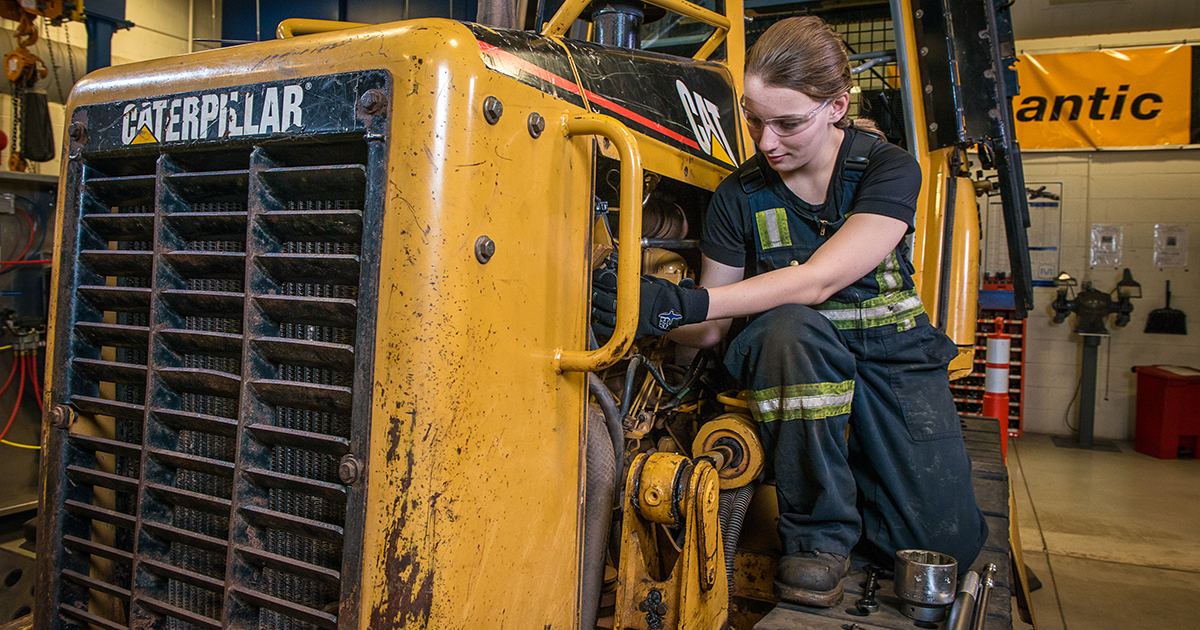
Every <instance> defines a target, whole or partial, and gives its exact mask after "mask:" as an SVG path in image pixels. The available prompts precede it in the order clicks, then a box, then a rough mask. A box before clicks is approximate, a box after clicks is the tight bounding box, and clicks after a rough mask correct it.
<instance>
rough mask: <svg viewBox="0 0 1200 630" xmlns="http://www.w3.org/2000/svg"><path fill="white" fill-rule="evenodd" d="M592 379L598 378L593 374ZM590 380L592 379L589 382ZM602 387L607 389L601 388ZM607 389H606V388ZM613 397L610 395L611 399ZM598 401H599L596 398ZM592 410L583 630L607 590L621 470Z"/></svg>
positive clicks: (590, 623)
mask: <svg viewBox="0 0 1200 630" xmlns="http://www.w3.org/2000/svg"><path fill="white" fill-rule="evenodd" d="M588 376H589V377H591V378H596V379H597V380H599V379H598V377H596V375H594V374H589V375H588ZM589 380H590V379H589ZM601 387H604V385H603V384H601ZM605 389H607V388H605ZM611 395H612V394H611V393H610V394H609V396H611ZM597 398H600V397H599V396H597ZM602 415H607V414H603V413H596V412H595V408H594V407H589V409H588V414H587V436H588V440H587V445H588V446H587V460H586V467H587V471H586V474H587V491H586V492H587V494H586V497H585V503H584V507H583V510H584V524H583V592H582V601H581V602H580V608H579V617H580V625H579V627H580V628H595V627H596V611H597V609H598V608H599V605H600V589H601V588H602V587H603V586H604V555H605V550H606V549H607V547H608V528H609V524H610V523H611V522H612V506H613V492H614V488H616V486H617V475H618V474H619V473H618V470H617V469H614V467H613V462H614V458H613V453H612V444H613V442H612V441H611V440H610V439H609V438H607V437H605V435H604V433H605V427H604V425H605V424H607V418H601V416H602Z"/></svg>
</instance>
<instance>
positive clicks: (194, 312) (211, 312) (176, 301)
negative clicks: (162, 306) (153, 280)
mask: <svg viewBox="0 0 1200 630" xmlns="http://www.w3.org/2000/svg"><path fill="white" fill-rule="evenodd" d="M162 297H163V299H164V300H165V301H166V302H168V303H169V304H170V305H171V307H172V308H173V309H174V310H175V312H176V313H178V314H179V315H182V316H192V317H228V316H231V315H236V316H237V317H238V318H239V319H240V318H241V312H242V301H243V300H245V297H246V296H245V295H244V294H242V293H241V292H233V291H206V290H187V291H185V290H180V289H167V290H165V291H163V292H162Z"/></svg>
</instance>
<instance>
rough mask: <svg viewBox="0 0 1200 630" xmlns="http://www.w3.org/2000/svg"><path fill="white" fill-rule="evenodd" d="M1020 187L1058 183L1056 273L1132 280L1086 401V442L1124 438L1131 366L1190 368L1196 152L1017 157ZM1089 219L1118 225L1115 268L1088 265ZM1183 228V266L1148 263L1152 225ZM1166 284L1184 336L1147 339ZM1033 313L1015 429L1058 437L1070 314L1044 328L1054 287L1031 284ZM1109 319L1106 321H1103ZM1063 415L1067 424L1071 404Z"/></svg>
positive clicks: (1143, 40) (1197, 356)
mask: <svg viewBox="0 0 1200 630" xmlns="http://www.w3.org/2000/svg"><path fill="white" fill-rule="evenodd" d="M1198 37H1200V30H1189V31H1165V32H1158V33H1139V34H1123V35H1111V36H1104V37H1091V38H1088V42H1089V45H1090V48H1091V49H1095V47H1096V44H1097V42H1098V41H1099V42H1101V43H1103V44H1104V45H1106V46H1130V45H1153V44H1174V43H1178V42H1180V41H1184V40H1186V41H1196V40H1197V38H1198ZM1080 43H1082V42H1077V41H1074V39H1073V38H1072V39H1058V40H1037V41H1023V42H1018V49H1019V50H1020V51H1021V52H1022V53H1023V54H1025V53H1028V54H1036V53H1038V52H1050V51H1060V50H1078V49H1079V48H1078V47H1077V45H1078V44H1080ZM1023 157H1024V164H1025V178H1026V181H1027V182H1030V183H1046V182H1061V183H1062V185H1063V199H1062V244H1061V247H1062V250H1061V259H1060V260H1061V263H1060V266H1061V270H1062V271H1066V272H1067V273H1069V274H1071V276H1073V277H1075V278H1076V279H1078V280H1085V279H1087V280H1091V281H1092V282H1093V283H1095V286H1096V288H1097V289H1099V290H1102V291H1109V290H1111V289H1113V288H1114V287H1115V286H1116V283H1117V282H1118V281H1119V280H1120V279H1121V271H1122V269H1123V268H1124V267H1128V268H1129V269H1130V270H1131V271H1132V272H1133V277H1134V279H1135V280H1137V281H1138V282H1140V283H1141V284H1142V296H1143V297H1142V299H1140V300H1135V301H1134V312H1133V320H1132V321H1131V322H1130V324H1129V325H1128V326H1126V327H1125V328H1116V327H1114V326H1112V325H1111V323H1110V325H1109V329H1110V330H1111V331H1112V332H1113V334H1112V336H1111V337H1109V338H1108V339H1107V340H1105V341H1104V342H1103V343H1102V344H1101V346H1100V357H1099V358H1100V361H1099V363H1100V365H1099V377H1098V382H1097V396H1096V424H1095V431H1096V436H1097V437H1101V438H1110V439H1133V437H1134V430H1135V412H1136V391H1135V390H1136V388H1135V381H1136V378H1135V377H1136V375H1135V374H1133V373H1132V372H1131V368H1132V367H1133V366H1135V365H1159V364H1175V365H1189V366H1192V367H1195V368H1200V149H1197V148H1191V149H1179V148H1172V149H1162V150H1148V151H1140V150H1135V151H1084V152H1061V153H1054V152H1026V153H1024V154H1023ZM1093 223H1104V224H1120V225H1123V226H1124V253H1123V258H1122V263H1121V267H1118V268H1113V267H1092V266H1090V264H1089V263H1090V250H1089V243H1090V234H1091V226H1092V224H1093ZM1156 223H1163V224H1184V225H1188V229H1189V234H1188V236H1189V241H1188V244H1189V248H1190V249H1189V252H1188V264H1189V266H1188V267H1187V268H1184V269H1160V268H1158V267H1157V266H1155V264H1154V225H1155V224H1156ZM1166 280H1170V281H1171V294H1172V296H1171V306H1172V307H1173V308H1176V309H1180V310H1182V311H1184V312H1185V313H1187V314H1188V315H1189V320H1190V321H1189V322H1188V323H1189V332H1190V334H1189V335H1187V336H1177V335H1148V334H1146V333H1144V332H1143V330H1144V329H1145V327H1146V316H1147V314H1148V313H1149V312H1150V311H1152V310H1154V309H1156V308H1160V307H1162V306H1163V305H1164V301H1165V295H1164V293H1165V292H1164V285H1165V281H1166ZM1035 300H1036V308H1035V309H1034V312H1033V313H1032V314H1031V315H1030V318H1029V321H1028V323H1027V333H1026V334H1027V336H1028V339H1027V342H1026V344H1025V347H1026V351H1025V352H1026V366H1025V430H1027V431H1033V432H1040V433H1056V434H1067V433H1070V430H1069V429H1068V428H1067V425H1066V424H1065V423H1064V415H1066V413H1067V408H1068V404H1070V403H1071V400H1072V397H1073V396H1074V394H1075V391H1076V387H1077V385H1078V383H1079V378H1080V374H1079V367H1080V361H1081V356H1082V349H1081V348H1082V346H1081V345H1080V338H1079V336H1078V335H1076V334H1074V333H1073V332H1071V330H1072V328H1073V322H1074V320H1075V318H1074V316H1071V317H1070V318H1068V320H1067V321H1066V322H1065V323H1063V324H1058V325H1055V324H1051V323H1050V318H1051V317H1052V315H1053V311H1052V310H1051V309H1050V303H1051V302H1052V301H1053V300H1054V289H1052V288H1038V289H1037V290H1036V295H1035ZM1111 321H1112V319H1110V322H1111ZM1070 409H1071V410H1070V414H1069V415H1067V419H1068V421H1069V422H1070V424H1071V425H1072V426H1077V422H1078V410H1079V400H1078V398H1076V400H1075V401H1074V404H1072V405H1071V407H1070Z"/></svg>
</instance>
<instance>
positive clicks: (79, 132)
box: [67, 120, 87, 143]
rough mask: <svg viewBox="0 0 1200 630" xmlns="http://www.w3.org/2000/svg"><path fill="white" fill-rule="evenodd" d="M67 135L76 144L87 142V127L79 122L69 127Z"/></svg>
mask: <svg viewBox="0 0 1200 630" xmlns="http://www.w3.org/2000/svg"><path fill="white" fill-rule="evenodd" d="M67 135H68V136H70V137H71V139H72V140H74V141H75V142H79V143H84V142H87V127H86V126H85V125H84V124H83V123H81V122H79V121H78V120H77V121H75V122H73V123H71V124H70V126H68V127H67Z"/></svg>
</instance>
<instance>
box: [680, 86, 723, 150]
mask: <svg viewBox="0 0 1200 630" xmlns="http://www.w3.org/2000/svg"><path fill="white" fill-rule="evenodd" d="M675 87H676V88H677V89H678V90H679V100H681V101H682V102H683V110H684V112H686V113H687V119H688V122H689V123H691V125H692V135H694V136H695V137H696V142H698V143H700V149H701V150H703V151H704V152H705V153H707V154H709V155H711V156H713V157H715V158H717V159H718V160H721V161H723V162H726V163H728V164H733V163H734V162H733V158H731V157H729V156H730V155H733V150H732V148H731V147H730V146H729V140H728V139H727V138H726V137H725V131H724V130H723V129H721V110H720V109H718V108H717V106H716V105H715V104H713V102H712V101H710V100H708V99H706V98H704V97H703V96H701V95H700V93H699V92H692V91H691V90H689V89H688V87H687V86H686V85H684V84H683V81H681V80H679V79H676V80H675Z"/></svg>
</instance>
